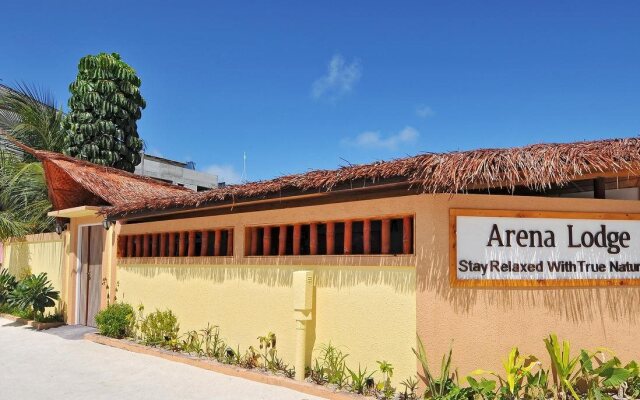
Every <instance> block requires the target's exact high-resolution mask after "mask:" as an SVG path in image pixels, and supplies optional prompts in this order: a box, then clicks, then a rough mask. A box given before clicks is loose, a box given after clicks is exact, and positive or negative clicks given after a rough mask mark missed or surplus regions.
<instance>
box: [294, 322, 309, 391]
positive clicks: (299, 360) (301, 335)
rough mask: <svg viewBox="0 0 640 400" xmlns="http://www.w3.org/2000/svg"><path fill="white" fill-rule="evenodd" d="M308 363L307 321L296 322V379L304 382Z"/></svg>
mask: <svg viewBox="0 0 640 400" xmlns="http://www.w3.org/2000/svg"><path fill="white" fill-rule="evenodd" d="M306 361H307V321H304V320H296V363H295V371H296V375H295V379H296V380H297V381H303V380H304V373H305V369H306Z"/></svg>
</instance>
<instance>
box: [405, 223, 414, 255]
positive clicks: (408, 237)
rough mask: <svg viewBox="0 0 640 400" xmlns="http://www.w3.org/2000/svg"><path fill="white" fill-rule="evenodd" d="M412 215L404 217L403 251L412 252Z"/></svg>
mask: <svg viewBox="0 0 640 400" xmlns="http://www.w3.org/2000/svg"><path fill="white" fill-rule="evenodd" d="M411 220H412V218H411V217H404V218H402V253H403V254H411V246H412V245H413V227H412V226H411V225H412V224H411Z"/></svg>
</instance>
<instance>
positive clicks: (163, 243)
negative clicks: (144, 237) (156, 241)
mask: <svg viewBox="0 0 640 400" xmlns="http://www.w3.org/2000/svg"><path fill="white" fill-rule="evenodd" d="M166 256H167V234H166V233H161V234H160V257H166Z"/></svg>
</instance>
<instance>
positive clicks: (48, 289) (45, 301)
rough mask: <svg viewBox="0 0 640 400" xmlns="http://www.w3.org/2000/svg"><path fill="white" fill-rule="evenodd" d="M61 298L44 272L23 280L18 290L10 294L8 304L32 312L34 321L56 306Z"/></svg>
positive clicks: (17, 287)
mask: <svg viewBox="0 0 640 400" xmlns="http://www.w3.org/2000/svg"><path fill="white" fill-rule="evenodd" d="M59 298H60V292H58V291H57V290H55V289H54V288H53V286H52V285H51V282H50V281H49V280H48V279H47V274H46V273H45V272H43V273H41V274H39V275H30V276H28V277H26V278H24V279H23V280H21V281H20V282H19V283H18V285H17V286H16V288H15V289H14V290H13V291H12V292H11V293H9V296H8V302H9V304H10V305H11V306H14V307H16V308H19V309H22V310H29V309H30V310H32V312H33V315H32V319H34V320H35V319H36V318H37V316H38V314H40V315H43V314H44V310H45V308H47V307H53V306H55V305H56V302H55V301H56V300H58V299H59Z"/></svg>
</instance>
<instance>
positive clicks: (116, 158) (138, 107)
mask: <svg viewBox="0 0 640 400" xmlns="http://www.w3.org/2000/svg"><path fill="white" fill-rule="evenodd" d="M140 83H141V82H140V78H138V76H137V75H136V72H135V70H134V69H133V68H131V67H130V66H129V65H128V64H127V63H125V62H124V61H122V60H121V59H120V55H118V54H116V53H112V54H106V53H101V54H98V55H97V56H93V55H88V56H85V57H83V58H82V59H80V63H79V64H78V76H77V77H76V80H75V81H74V82H73V83H71V85H70V86H69V91H70V92H71V97H70V98H69V114H68V115H67V117H66V119H65V129H66V137H65V150H64V152H65V154H67V155H70V156H72V157H76V158H80V159H83V160H87V161H91V162H93V163H95V164H100V165H106V166H110V167H115V168H119V169H123V170H125V171H130V172H133V171H134V169H135V166H136V165H138V164H139V163H140V151H141V150H142V148H143V145H144V143H143V141H142V139H140V137H139V136H138V128H137V125H136V121H137V120H139V119H140V117H141V116H142V109H144V108H145V105H146V104H145V101H144V99H143V98H142V95H141V94H140Z"/></svg>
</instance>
